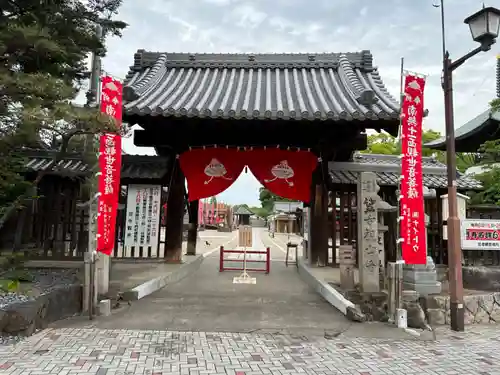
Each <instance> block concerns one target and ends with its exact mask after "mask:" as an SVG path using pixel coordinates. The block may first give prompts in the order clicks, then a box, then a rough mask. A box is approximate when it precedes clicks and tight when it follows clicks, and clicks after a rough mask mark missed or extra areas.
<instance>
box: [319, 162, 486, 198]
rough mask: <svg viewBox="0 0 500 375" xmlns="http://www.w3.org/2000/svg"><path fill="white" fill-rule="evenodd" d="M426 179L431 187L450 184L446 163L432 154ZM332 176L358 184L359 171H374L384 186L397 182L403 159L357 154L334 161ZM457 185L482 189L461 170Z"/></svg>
mask: <svg viewBox="0 0 500 375" xmlns="http://www.w3.org/2000/svg"><path fill="white" fill-rule="evenodd" d="M422 164H423V166H422V167H423V169H422V172H423V183H424V185H425V186H427V187H428V188H433V189H435V188H442V189H445V188H446V187H447V186H448V180H447V170H446V165H445V164H443V163H441V162H440V161H438V160H436V159H435V158H432V157H423V158H422ZM328 168H329V171H330V178H331V181H332V182H333V183H337V184H356V183H357V181H358V176H359V173H361V172H374V173H375V174H376V175H377V181H378V184H379V185H382V186H397V185H398V184H399V178H400V176H401V159H400V158H398V157H397V156H395V155H379V154H360V153H358V154H355V155H354V157H353V160H352V161H348V162H330V163H329V164H328ZM457 187H458V188H459V189H462V190H468V189H469V190H478V189H481V188H482V186H481V183H480V182H479V181H478V180H476V179H475V178H473V177H471V176H468V175H465V174H462V173H459V172H457Z"/></svg>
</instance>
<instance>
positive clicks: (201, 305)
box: [56, 231, 350, 334]
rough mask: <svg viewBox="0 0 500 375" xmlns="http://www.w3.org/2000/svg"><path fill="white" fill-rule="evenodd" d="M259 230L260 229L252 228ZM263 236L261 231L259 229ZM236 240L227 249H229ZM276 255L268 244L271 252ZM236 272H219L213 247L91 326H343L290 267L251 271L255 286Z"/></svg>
mask: <svg viewBox="0 0 500 375" xmlns="http://www.w3.org/2000/svg"><path fill="white" fill-rule="evenodd" d="M256 233H258V235H260V231H256ZM262 236H264V234H262ZM236 245H237V243H236V240H235V241H234V242H233V243H230V244H228V246H227V248H235V247H236ZM276 254H277V255H280V256H282V255H283V253H282V252H281V251H280V250H276V249H272V250H271V256H272V257H274V256H275V255H276ZM240 273H241V272H238V271H237V272H230V271H225V272H219V253H218V252H214V253H213V254H211V255H210V256H208V257H207V258H206V259H205V260H204V262H203V263H202V264H201V266H200V268H199V269H198V270H197V271H196V272H194V273H192V274H191V275H190V276H189V277H186V278H184V279H182V280H181V281H179V282H177V283H174V284H170V285H168V286H167V287H165V288H164V289H162V290H159V291H157V292H155V293H153V294H151V295H149V296H147V297H145V298H143V299H142V300H140V301H137V302H133V303H132V305H131V306H126V307H125V308H124V309H122V310H121V311H118V312H116V313H114V314H113V315H112V316H111V317H101V318H99V319H97V320H95V322H93V323H92V327H95V328H102V329H152V330H173V331H175V330H181V331H225V332H256V331H259V330H273V331H286V332H293V333H294V334H295V333H305V332H311V331H317V332H323V331H324V330H325V329H328V330H331V331H333V332H340V331H343V330H344V329H345V328H346V327H348V326H349V324H350V322H349V321H348V320H347V319H346V318H345V317H344V315H342V313H340V312H339V311H338V310H336V309H335V308H334V307H333V306H331V305H330V304H329V303H328V302H326V301H325V300H323V298H322V297H321V296H319V295H318V294H317V293H316V292H315V291H314V290H312V289H311V288H309V286H308V285H307V284H306V283H304V282H303V281H302V279H301V278H300V276H299V274H298V272H297V270H296V268H295V267H288V268H286V267H285V265H284V262H283V261H276V262H272V264H271V273H270V274H269V275H266V274H264V273H262V272H261V273H257V272H252V273H251V276H252V277H255V278H256V279H257V283H256V284H255V285H248V284H239V285H238V284H233V278H234V277H235V276H238V275H239V274H240ZM88 323H89V322H88V320H84V321H79V320H75V321H66V322H61V323H57V324H56V326H57V327H63V326H64V327H68V325H70V326H71V327H77V328H84V327H88Z"/></svg>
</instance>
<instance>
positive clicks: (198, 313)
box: [124, 50, 399, 329]
mask: <svg viewBox="0 0 500 375" xmlns="http://www.w3.org/2000/svg"><path fill="white" fill-rule="evenodd" d="M124 101H125V104H124V121H126V122H127V123H129V124H130V125H134V124H137V125H139V126H140V127H141V128H142V130H137V131H136V132H135V134H134V144H135V145H136V146H139V147H153V148H155V150H156V151H157V154H158V155H160V156H162V157H166V158H168V159H169V160H170V161H171V162H170V165H169V168H170V169H169V176H170V177H169V182H168V186H167V191H168V194H167V198H166V205H167V213H166V230H165V232H166V246H165V249H166V259H167V261H169V262H181V261H182V228H183V219H184V214H185V207H186V205H187V212H188V213H189V215H188V217H189V224H188V234H187V237H188V248H187V254H194V253H195V252H196V248H197V239H198V238H199V236H198V233H197V232H198V228H199V224H200V223H199V222H198V218H199V215H197V212H198V210H199V205H200V200H202V199H206V198H209V197H211V196H215V195H217V194H219V193H221V192H222V191H224V190H225V189H227V188H229V187H230V186H231V185H232V184H233V183H234V181H235V180H236V178H237V177H238V176H239V174H240V173H241V172H242V170H243V169H245V168H246V166H248V169H249V170H250V171H251V172H252V173H253V174H254V175H255V176H256V178H257V180H258V181H259V182H260V183H261V184H262V185H263V186H264V187H265V188H266V189H268V190H269V191H271V192H272V193H275V194H277V195H279V196H282V197H283V198H287V199H291V200H295V201H301V202H303V206H304V208H307V211H308V213H309V214H308V217H307V223H308V228H309V230H308V233H307V236H305V233H304V237H307V238H305V240H306V241H307V246H306V247H305V248H306V249H307V251H304V254H303V256H304V258H305V259H306V261H307V262H308V263H309V264H311V265H319V266H327V265H329V264H336V260H335V258H336V252H337V243H336V242H337V241H336V240H335V237H334V241H333V243H332V242H330V238H331V237H332V236H331V235H330V234H331V232H332V231H333V232H335V233H337V232H338V231H340V233H341V236H340V242H341V243H344V241H345V239H346V238H347V241H350V242H351V243H352V245H353V246H355V235H354V233H352V232H353V230H354V228H355V227H354V226H353V225H352V224H353V220H354V219H353V217H352V215H351V214H350V213H348V214H346V215H344V211H343V210H342V213H341V215H340V221H342V222H341V223H339V224H340V225H341V226H342V228H340V230H338V228H337V222H338V221H339V220H336V218H335V216H336V215H335V212H336V208H337V207H336V203H335V202H336V201H337V199H336V198H337V194H338V192H339V191H340V190H338V189H337V186H336V185H334V184H333V183H332V180H331V177H330V171H329V169H328V163H329V162H332V161H335V162H343V161H350V160H352V157H353V154H354V152H355V151H356V150H364V149H366V146H367V136H366V130H368V129H374V130H378V131H380V130H385V131H387V132H389V133H391V134H394V135H395V134H397V131H398V126H399V102H398V101H397V100H396V99H395V98H393V97H392V96H390V95H389V94H388V92H387V90H386V88H385V86H384V84H383V82H382V79H381V77H380V75H379V73H378V70H377V68H376V67H374V66H373V59H372V55H371V54H370V52H369V51H361V52H358V53H345V54H344V53H331V54H289V55H285V54H282V55H280V54H262V55H251V54H170V53H151V52H146V51H143V50H140V51H138V52H137V53H136V54H135V56H134V65H133V66H132V67H131V69H130V71H129V73H128V75H127V78H126V81H125V85H124ZM332 192H334V193H332ZM339 197H340V198H341V200H342V203H345V205H346V206H350V202H351V201H352V200H353V199H352V197H351V196H346V197H347V199H344V195H342V194H339ZM332 202H333V203H332ZM330 205H332V207H334V209H333V212H331V210H330V207H329V206H330ZM349 212H350V211H349ZM344 218H347V220H346V221H344ZM254 229H255V232H256V233H257V236H258V238H259V241H260V242H261V243H262V245H263V246H262V247H263V249H266V248H267V247H269V248H270V257H271V259H273V258H274V257H275V256H276V257H278V256H281V257H282V258H281V259H282V260H283V261H282V262H276V264H275V262H272V261H271V267H270V268H271V269H270V273H269V275H267V276H266V275H262V276H259V277H260V278H261V279H262V282H260V281H259V280H257V284H255V285H240V286H238V285H236V286H235V285H233V283H232V282H231V281H230V279H232V277H234V274H230V273H228V272H219V268H220V253H219V254H216V253H212V254H210V255H209V256H207V257H206V259H205V261H204V263H203V264H202V266H201V268H200V270H199V271H198V272H197V274H195V275H194V276H192V277H190V278H186V279H185V280H182V281H181V282H180V283H178V284H175V285H172V286H169V287H167V288H166V289H165V290H164V291H161V292H160V293H158V295H157V299H156V302H154V301H153V300H154V299H151V301H150V303H151V304H152V305H154V304H155V303H158V301H160V300H161V301H165V302H168V303H169V307H168V309H170V310H171V311H173V312H175V314H174V313H173V314H171V315H170V314H167V315H168V316H169V317H170V318H168V319H170V323H172V322H173V323H172V324H174V326H176V328H181V327H180V326H179V327H177V325H178V324H179V325H182V324H181V323H180V322H182V319H185V320H188V321H189V320H193V319H194V320H196V321H197V323H196V324H194V325H192V327H194V328H197V329H204V328H206V327H205V325H207V326H208V325H210V327H213V324H214V323H213V322H214V321H215V322H217V324H219V323H220V325H221V326H220V327H218V328H220V329H223V328H224V324H226V323H227V325H226V328H228V329H231V324H230V323H229V322H231V321H232V319H231V317H232V316H233V320H234V319H236V318H237V317H238V316H240V315H245V314H246V316H248V319H249V321H250V322H252V323H251V324H252V325H253V326H257V327H261V325H259V323H258V321H266V319H268V320H269V321H270V322H272V323H269V325H268V327H270V326H272V325H282V326H283V325H286V324H287V323H286V322H285V321H283V320H280V316H285V315H287V314H290V313H293V314H298V316H303V317H306V319H309V318H310V320H315V319H319V320H320V321H323V322H324V321H326V320H328V319H327V318H326V315H325V316H320V315H321V314H323V313H325V312H326V311H327V310H322V309H323V307H320V308H319V309H320V310H321V311H323V313H321V314H320V315H318V316H316V317H314V314H313V313H311V315H310V316H308V315H307V314H306V312H305V311H304V310H307V309H310V310H311V311H315V307H314V306H316V305H317V304H319V300H320V299H319V300H316V299H310V298H313V297H312V296H314V298H320V297H318V296H317V295H316V294H315V293H314V292H313V291H311V290H310V289H309V287H308V286H307V285H306V284H304V283H302V281H301V280H300V279H299V277H298V276H297V272H296V270H295V267H289V268H286V266H285V262H284V253H283V251H282V250H283V249H284V250H285V253H286V247H285V248H284V245H285V246H286V243H283V238H281V237H280V235H278V236H276V237H274V238H272V237H271V236H269V233H268V230H267V228H259V229H257V228H254ZM346 234H347V235H346ZM225 248H226V249H230V248H231V244H230V243H229V244H227V245H225ZM276 254H279V255H276ZM280 277H281V279H280ZM226 278H227V279H228V280H229V282H228V280H225V279H226ZM273 278H276V280H274V281H273ZM280 280H281V281H280ZM271 281H273V282H271ZM271 285H272V286H271ZM237 287H243V288H245V289H244V290H243V289H240V290H238V289H237ZM252 288H254V289H252ZM247 289H248V290H247ZM305 290H307V291H308V292H305ZM296 291H300V294H301V295H300V296H299V295H297V293H296ZM309 292H311V294H310V293H309ZM302 294H303V296H302ZM173 296H175V301H174V300H173V299H172V298H173ZM195 300H199V301H202V303H201V304H194V302H188V301H195ZM215 301H217V303H219V304H220V305H221V306H222V307H220V308H219V307H217V306H216V305H215V303H216V302H215ZM238 301H239V302H238ZM287 301H288V302H287ZM294 301H301V305H300V306H299V305H294V303H293V302H294ZM321 302H322V303H324V301H321ZM266 303H269V305H270V306H271V307H269V310H267V309H266V308H267V307H266V308H265V307H264V306H266ZM204 305H205V306H204ZM141 306H142V305H141ZM238 306H240V307H238ZM249 306H259V307H260V308H259V309H257V310H255V309H253V310H252V309H249V310H248V311H243V310H245V309H247V308H249ZM318 306H319V305H318ZM329 307H331V306H329ZM222 308H224V309H226V310H224V311H223V310H221V309H222ZM272 309H276V310H272ZM190 310H192V314H193V315H190V314H191V312H190ZM285 310H286V311H287V312H288V313H287V312H285ZM205 311H211V315H210V314H209V315H210V318H209V317H208V315H206V314H208V313H205ZM273 311H274V312H273ZM318 311H319V310H318ZM333 311H335V310H333V308H332V309H328V312H327V314H328V315H329V316H333V315H332V314H333ZM138 313H139V312H138ZM141 314H142V313H141ZM151 314H152V315H151V316H156V317H158V316H157V315H158V314H156V315H155V313H152V312H151ZM183 314H184V317H185V318H182V316H183ZM217 314H218V315H217ZM231 314H232V315H231ZM325 314H326V313H325ZM250 315H251V316H252V317H253V318H252V317H250ZM257 316H258V318H259V319H257V318H256V317H257ZM287 316H288V315H287ZM204 317H206V320H204V319H205V318H204ZM158 318H159V317H158ZM144 319H148V318H147V317H146V316H144ZM290 319H292V318H291V317H290ZM339 321H340V320H339ZM209 322H212V323H209ZM280 322H281V323H280ZM310 324H311V323H309V322H308V323H307V324H306V325H310ZM240 328H241V327H240ZM243 328H244V327H243Z"/></svg>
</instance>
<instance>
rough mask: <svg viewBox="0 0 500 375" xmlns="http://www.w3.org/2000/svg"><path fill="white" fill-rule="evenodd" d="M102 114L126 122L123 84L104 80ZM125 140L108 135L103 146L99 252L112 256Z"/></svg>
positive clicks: (100, 152)
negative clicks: (123, 119)
mask: <svg viewBox="0 0 500 375" xmlns="http://www.w3.org/2000/svg"><path fill="white" fill-rule="evenodd" d="M101 112H102V113H105V114H107V115H108V116H111V117H113V118H114V119H115V120H116V122H117V125H118V126H121V121H122V84H121V82H119V81H117V80H115V79H113V78H111V77H107V76H106V77H103V78H102V94H101ZM121 159H122V139H121V136H120V135H119V134H104V135H102V136H101V137H100V144H99V171H100V175H99V181H98V193H99V199H98V211H97V251H99V252H101V253H104V254H106V255H111V253H112V252H113V249H114V246H115V231H116V214H117V210H118V200H119V197H120V170H121V164H122V160H121Z"/></svg>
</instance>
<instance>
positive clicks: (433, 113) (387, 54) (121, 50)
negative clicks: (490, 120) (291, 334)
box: [103, 0, 500, 205]
mask: <svg viewBox="0 0 500 375" xmlns="http://www.w3.org/2000/svg"><path fill="white" fill-rule="evenodd" d="M433 1H434V2H437V1H438V0H418V1H415V0H383V1H382V0H377V1H374V0H182V1H181V0H172V1H168V0H147V1H134V0H124V5H123V7H122V8H121V13H120V14H119V18H120V19H122V20H124V21H126V22H127V23H128V24H129V25H130V26H129V27H128V29H127V30H125V32H124V35H123V38H122V39H113V40H110V41H108V55H107V57H106V58H105V59H104V62H103V68H104V70H105V71H106V72H109V73H111V74H113V75H114V76H117V77H122V78H123V77H124V76H125V74H126V72H127V69H128V67H129V65H132V63H133V55H134V53H135V52H136V50H137V49H145V50H149V51H162V52H241V53H245V52H255V53H258V52H348V51H359V50H362V49H369V50H371V51H372V53H373V56H374V63H375V65H377V66H378V67H379V69H380V72H381V75H382V78H383V79H384V81H385V84H386V85H387V86H388V88H389V91H390V92H391V93H392V94H393V95H394V96H396V97H397V95H398V93H399V80H400V78H399V71H400V60H401V57H404V59H405V68H406V69H408V70H411V71H417V72H420V73H424V74H427V75H428V79H427V86H426V91H425V101H426V107H427V108H428V109H429V111H430V113H429V117H428V118H427V120H426V123H425V125H424V126H425V127H426V128H431V129H435V130H438V131H441V132H442V131H443V130H444V121H443V97H442V91H441V88H440V75H441V61H442V60H441V28H440V10H439V8H435V7H433V6H432V4H433ZM445 3H447V4H445V7H446V10H445V13H446V28H447V47H448V49H449V50H450V53H451V56H452V58H453V57H460V56H462V55H463V54H465V53H467V52H468V51H469V50H470V49H473V48H475V47H476V44H475V43H474V42H473V41H472V39H471V37H470V34H469V29H468V27H467V25H465V24H464V23H463V19H464V18H465V17H467V16H468V15H470V14H472V13H474V12H475V11H477V10H479V9H480V8H481V7H482V3H483V1H482V0H481V1H480V0H453V1H452V0H445ZM490 3H491V4H488V2H486V5H493V2H492V1H490ZM499 52H500V43H498V44H497V45H494V46H493V49H492V51H490V52H487V53H482V54H480V55H479V56H476V57H475V58H473V59H472V60H470V61H469V62H467V63H466V64H465V65H463V66H462V67H461V68H460V69H459V70H457V72H456V74H455V76H454V84H455V86H454V89H455V120H456V127H458V126H460V125H462V124H463V123H465V122H467V121H468V120H469V119H471V118H473V117H474V116H476V115H478V114H479V113H481V112H482V111H483V110H485V109H486V108H487V105H488V102H489V101H490V100H491V99H492V98H493V97H494V92H495V87H494V86H495V55H496V54H498V53H499ZM125 151H127V152H129V153H146V152H147V150H143V149H138V148H136V147H134V146H133V141H132V139H127V140H125ZM258 187H259V184H258V182H257V181H256V180H255V179H254V178H253V176H252V175H251V174H250V173H249V174H247V175H242V176H241V177H240V178H239V180H238V181H237V182H236V183H235V184H234V185H233V186H232V187H231V188H230V189H229V190H227V191H226V192H224V193H223V194H221V198H220V199H223V200H225V201H227V202H229V203H243V202H245V203H249V204H255V205H257V204H258V203H259V202H258V199H257V198H258V194H257V189H258Z"/></svg>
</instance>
